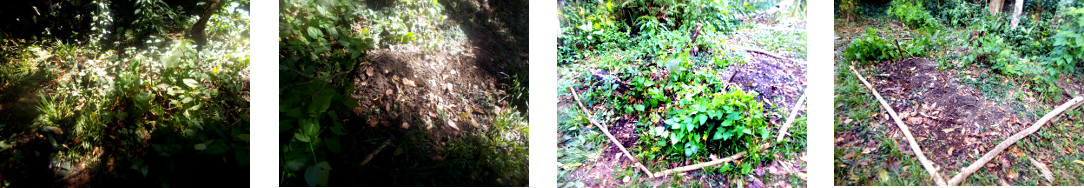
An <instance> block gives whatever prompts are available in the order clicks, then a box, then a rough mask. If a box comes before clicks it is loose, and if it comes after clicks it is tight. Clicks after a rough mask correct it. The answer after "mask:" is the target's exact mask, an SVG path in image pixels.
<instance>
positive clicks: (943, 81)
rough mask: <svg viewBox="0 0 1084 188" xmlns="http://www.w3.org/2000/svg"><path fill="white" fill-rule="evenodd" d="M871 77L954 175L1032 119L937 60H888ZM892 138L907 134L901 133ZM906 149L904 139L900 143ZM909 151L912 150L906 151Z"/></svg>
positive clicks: (934, 156)
mask: <svg viewBox="0 0 1084 188" xmlns="http://www.w3.org/2000/svg"><path fill="white" fill-rule="evenodd" d="M880 69H881V72H882V74H879V75H874V76H871V77H872V79H873V80H874V81H873V82H874V85H875V87H877V89H878V90H879V91H878V92H881V93H882V94H884V95H885V98H886V99H885V100H887V101H888V102H889V103H891V105H892V107H893V108H895V109H897V111H899V114H900V118H902V119H903V120H904V122H906V123H908V124H909V125H911V129H912V130H911V131H912V133H913V134H914V135H915V139H916V141H918V142H919V145H921V146H922V149H923V150H924V152H925V154H926V155H927V156H929V158H930V160H931V161H937V164H936V165H939V166H941V167H942V170H941V172H942V173H943V174H944V175H951V174H953V173H955V172H956V171H957V169H959V168H962V167H963V166H965V165H969V162H970V161H974V160H975V159H976V158H975V157H973V156H981V155H982V154H984V153H985V152H986V151H987V150H988V149H989V148H992V147H993V146H994V145H996V144H997V143H999V142H1001V141H1002V140H1004V139H1005V138H1007V137H1009V136H1010V135H1012V134H1013V133H1016V132H1018V131H1020V130H1022V129H1023V128H1024V123H1022V122H1031V120H1025V119H1020V118H1018V117H1017V116H1016V115H1015V114H1013V113H1012V112H1013V111H1014V110H1013V107H1012V106H1011V105H1007V104H999V103H997V102H994V101H991V100H988V99H987V98H986V97H985V96H983V94H982V93H981V92H980V91H978V90H976V89H973V88H971V87H970V86H969V85H967V84H962V83H959V82H958V81H957V79H956V78H954V77H952V76H950V75H947V74H945V73H942V72H941V71H939V70H937V63H936V62H933V61H930V60H927V59H923V58H911V59H904V60H902V61H898V62H893V63H886V64H885V66H883V67H881V68H880ZM893 137H896V138H902V134H894V136H893ZM900 143H901V144H900V145H899V146H900V147H901V148H900V150H901V151H908V150H909V149H906V148H903V147H905V146H906V144H905V141H902V140H901V142H900ZM905 153H908V152H905Z"/></svg>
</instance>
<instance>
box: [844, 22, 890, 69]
mask: <svg viewBox="0 0 1084 188" xmlns="http://www.w3.org/2000/svg"><path fill="white" fill-rule="evenodd" d="M843 57H844V58H847V59H848V60H851V61H859V62H860V63H868V62H870V61H885V60H891V59H896V58H897V57H899V52H898V51H897V48H896V46H895V45H894V44H892V43H891V42H890V41H888V40H885V39H883V38H881V37H880V36H877V30H873V29H869V30H867V31H866V34H864V35H862V37H861V38H858V39H854V40H853V41H851V43H850V44H848V45H847V49H845V50H844V51H843Z"/></svg>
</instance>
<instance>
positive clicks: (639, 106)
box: [636, 104, 644, 112]
mask: <svg viewBox="0 0 1084 188" xmlns="http://www.w3.org/2000/svg"><path fill="white" fill-rule="evenodd" d="M636 111H641V112H642V111H644V105H642V104H637V105H636Z"/></svg>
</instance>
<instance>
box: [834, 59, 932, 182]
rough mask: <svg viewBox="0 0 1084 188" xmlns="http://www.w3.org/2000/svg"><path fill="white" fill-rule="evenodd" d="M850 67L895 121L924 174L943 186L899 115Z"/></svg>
mask: <svg viewBox="0 0 1084 188" xmlns="http://www.w3.org/2000/svg"><path fill="white" fill-rule="evenodd" d="M850 67H851V71H853V72H854V75H855V76H857V77H858V80H860V81H862V83H863V84H865V85H866V88H869V90H870V91H871V92H872V93H873V96H874V97H877V101H879V102H881V107H884V109H885V111H888V114H889V115H891V116H892V120H895V121H896V125H897V126H899V128H900V130H901V131H902V132H903V135H904V136H907V141H908V142H910V143H911V144H910V145H911V150H913V151H914V152H915V156H917V157H918V161H919V162H922V166H923V167H925V168H926V172H927V173H929V174H930V176H931V178H933V179H934V182H937V185H938V186H945V185H946V184H945V179H944V178H941V175H940V173H938V172H937V169H936V168H934V166H933V163H932V162H930V160H929V159H927V158H926V155H925V154H922V148H921V147H919V146H918V142H915V138H914V136H911V128H909V127H908V126H907V124H904V123H903V120H900V117H899V115H896V110H893V109H892V106H890V105H888V102H885V100H884V98H882V97H881V94H880V93H877V90H876V89H874V88H873V84H870V83H869V82H867V81H866V79H865V78H863V77H862V74H859V73H858V71H857V70H855V69H854V66H850Z"/></svg>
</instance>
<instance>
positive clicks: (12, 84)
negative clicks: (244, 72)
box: [0, 54, 248, 187]
mask: <svg viewBox="0 0 1084 188" xmlns="http://www.w3.org/2000/svg"><path fill="white" fill-rule="evenodd" d="M76 59H78V60H76ZM76 59H65V58H61V57H57V56H53V55H52V54H47V55H46V56H43V57H39V59H36V60H33V61H34V62H35V63H36V64H37V65H36V67H34V68H32V69H30V70H29V72H28V73H27V75H23V76H20V75H2V76H4V77H8V78H11V77H14V78H13V79H6V80H3V81H2V82H3V85H0V120H2V122H0V136H2V137H3V139H0V140H2V141H5V142H4V144H10V145H9V146H10V148H4V149H0V159H5V161H4V162H5V163H4V164H5V166H2V167H0V182H3V183H4V186H13V187H23V186H26V187H91V186H118V185H127V186H131V185H145V186H147V185H162V184H169V185H181V186H184V185H193V184H192V182H179V181H176V180H179V179H186V178H193V179H203V180H207V181H215V182H219V185H228V184H237V183H238V181H236V180H237V179H238V178H244V177H247V174H248V168H238V166H237V162H236V161H229V162H227V161H228V159H221V158H215V157H208V156H207V155H203V154H195V153H178V154H176V155H175V156H171V157H178V158H185V159H186V160H176V158H171V157H167V156H159V155H158V154H159V153H158V152H156V150H155V149H153V148H152V146H151V144H152V143H155V144H163V145H166V143H169V144H173V143H176V142H180V141H176V140H186V141H190V142H191V140H192V139H195V138H192V137H187V136H183V135H181V134H182V133H178V132H169V131H173V130H160V131H155V132H154V133H153V134H151V133H150V132H149V131H148V130H153V129H154V128H153V127H154V125H151V124H147V125H143V124H142V123H139V124H137V122H135V121H134V120H127V119H117V120H114V121H113V122H109V125H108V128H106V129H105V130H103V131H102V134H101V135H100V137H101V138H102V140H101V142H99V143H89V142H90V141H87V142H88V143H84V140H83V139H82V138H77V136H76V135H74V134H75V133H76V132H77V131H76V125H77V124H76V122H75V121H76V120H75V117H74V114H80V113H84V111H83V110H82V109H84V108H81V107H84V106H85V105H88V104H87V103H88V101H86V100H77V101H76V102H74V103H67V104H63V105H68V106H69V107H68V108H71V112H69V113H70V114H69V116H68V117H66V118H64V119H60V120H57V122H55V123H56V124H57V128H56V130H53V131H55V132H53V133H46V132H43V131H41V130H39V129H35V126H37V125H38V124H36V123H35V121H36V119H37V118H45V117H43V116H44V114H43V113H42V109H39V108H40V107H42V105H41V102H42V98H41V97H40V96H39V95H44V96H56V95H60V93H59V92H60V91H58V90H57V89H56V88H58V87H60V85H59V84H60V83H68V82H71V79H72V78H74V77H76V75H75V74H77V73H76V72H77V71H71V70H72V69H75V68H76V66H78V65H77V63H76V62H81V61H80V60H82V61H86V58H85V57H77V58H76ZM3 63H7V64H5V65H2V66H3V67H4V68H10V67H15V65H14V64H13V63H16V62H3ZM83 66H92V65H86V64H84V65H83ZM8 73H10V72H8ZM246 83H247V81H246ZM91 89H101V88H91ZM241 95H243V96H242V97H244V98H246V99H245V100H246V101H247V94H241ZM54 102H64V101H54ZM69 102H71V101H69ZM223 102H227V103H228V102H236V101H233V100H229V101H223ZM234 105H240V104H234ZM103 108H105V109H104V110H103V111H105V112H112V111H117V112H125V111H127V108H129V106H128V105H118V106H112V107H103ZM86 109H89V108H86ZM245 126H247V125H245ZM210 129H212V128H208V130H209V131H213V130H210ZM219 131H220V130H219ZM204 133H206V132H204ZM50 134H53V135H50ZM49 136H53V137H54V138H55V140H56V141H55V142H56V143H57V145H59V146H60V148H58V149H56V150H54V149H52V147H53V146H52V144H51V143H50V140H49V139H48V137H49ZM152 138H154V140H152ZM167 140H168V141H167ZM83 144H89V145H91V146H93V149H89V150H83V149H79V148H78V147H77V146H81V145H83ZM189 147H191V146H189ZM231 158H232V155H231ZM246 159H247V157H246ZM211 164H214V165H211ZM169 165H175V166H172V167H168V169H167V168H161V167H166V166H169ZM151 166H153V167H151ZM139 167H144V168H146V167H151V168H150V169H153V170H152V171H148V172H147V173H145V174H144V175H142V176H139V175H136V174H140V173H141V172H140V171H139ZM195 172H200V173H195ZM166 174H168V175H171V178H169V179H168V180H167V179H151V178H155V177H160V176H167V175H166ZM178 174H180V175H178ZM238 174H243V175H240V176H239V175H238ZM148 175H150V176H148ZM135 176H139V178H138V179H137V178H133V177H135ZM195 184H199V183H195ZM244 184H247V181H246V182H244Z"/></svg>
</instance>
